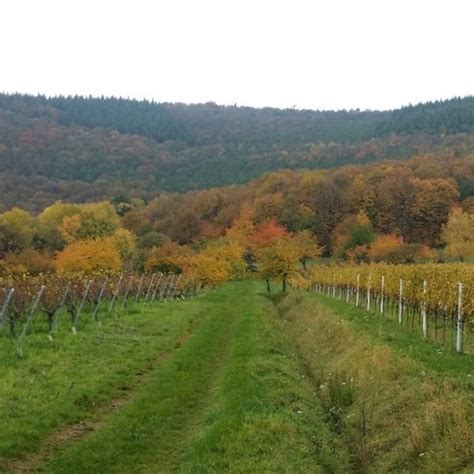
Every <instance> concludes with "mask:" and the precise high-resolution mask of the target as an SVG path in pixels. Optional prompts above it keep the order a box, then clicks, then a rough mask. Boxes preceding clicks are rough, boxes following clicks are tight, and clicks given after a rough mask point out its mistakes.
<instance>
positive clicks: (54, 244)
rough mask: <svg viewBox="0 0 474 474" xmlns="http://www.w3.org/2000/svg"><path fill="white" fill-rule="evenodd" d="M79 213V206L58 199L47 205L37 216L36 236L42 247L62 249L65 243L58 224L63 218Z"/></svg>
mask: <svg viewBox="0 0 474 474" xmlns="http://www.w3.org/2000/svg"><path fill="white" fill-rule="evenodd" d="M79 214H80V206H79V205H77V204H66V203H62V202H60V201H58V202H55V203H54V204H53V205H51V206H49V207H47V208H46V209H44V210H43V212H41V214H40V215H39V216H38V238H39V242H40V245H41V247H42V248H45V249H48V250H52V251H54V250H62V249H63V248H64V246H65V245H66V244H67V240H66V239H65V238H64V235H63V233H62V232H61V231H60V226H61V225H62V224H63V220H64V218H66V217H67V218H71V217H72V216H74V215H79Z"/></svg>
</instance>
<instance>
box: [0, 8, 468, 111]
mask: <svg viewBox="0 0 474 474" xmlns="http://www.w3.org/2000/svg"><path fill="white" fill-rule="evenodd" d="M0 90H1V91H4V92H5V91H6V92H13V91H19V92H29V93H37V92H40V93H44V94H47V95H55V94H65V95H67V94H85V95H88V94H92V95H102V94H103V95H115V96H123V97H135V98H149V99H151V98H154V99H155V100H157V101H167V102H206V101H214V102H217V103H219V104H233V103H237V104H238V105H251V106H257V107H262V106H274V107H293V106H296V107H297V108H311V109H341V108H357V107H359V108H362V109H366V108H371V109H387V108H394V107H398V106H400V105H404V104H408V103H416V102H420V101H426V100H435V99H440V98H449V97H452V96H455V95H468V94H474V1H473V0H445V1H438V0H431V1H429V0H426V1H425V0H324V1H322V0H313V1H310V0H286V1H279V0H273V1H271V0H268V1H267V0H253V1H246V0H220V1H219V0H194V1H192V0H162V1H161V0H154V1H153V0H110V1H109V0H93V1H91V0H62V1H61V0H0Z"/></svg>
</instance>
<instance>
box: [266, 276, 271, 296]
mask: <svg viewBox="0 0 474 474" xmlns="http://www.w3.org/2000/svg"><path fill="white" fill-rule="evenodd" d="M265 281H266V282H267V291H268V293H271V291H272V289H271V287H270V279H269V278H267V279H266V280H265Z"/></svg>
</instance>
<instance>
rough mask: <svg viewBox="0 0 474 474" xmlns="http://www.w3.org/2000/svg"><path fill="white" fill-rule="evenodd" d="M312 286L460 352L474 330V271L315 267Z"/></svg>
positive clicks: (448, 266)
mask: <svg viewBox="0 0 474 474" xmlns="http://www.w3.org/2000/svg"><path fill="white" fill-rule="evenodd" d="M310 282H311V286H312V288H313V289H314V290H316V291H318V292H320V293H323V294H326V295H328V296H332V297H337V298H340V299H343V300H345V301H346V302H347V303H352V304H354V305H355V306H357V307H364V308H365V309H366V310H368V311H372V312H376V313H378V314H379V315H382V316H383V315H387V314H389V315H392V316H393V317H394V318H396V319H397V320H398V322H399V323H400V324H404V325H406V326H408V327H409V328H410V329H412V330H419V331H420V333H421V335H422V336H423V337H424V338H431V339H434V340H435V341H437V342H441V343H443V344H452V346H453V347H454V348H455V349H456V350H457V351H458V352H463V349H464V336H465V335H466V334H469V335H471V333H472V330H473V326H474V265H468V264H461V263H460V264H410V265H408V264H407V265H390V264H371V265H359V266H356V265H329V266H314V267H313V268H312V269H311V273H310ZM448 331H450V333H451V334H450V337H448Z"/></svg>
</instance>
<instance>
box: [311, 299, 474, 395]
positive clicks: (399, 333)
mask: <svg viewBox="0 0 474 474" xmlns="http://www.w3.org/2000/svg"><path fill="white" fill-rule="evenodd" d="M308 297H309V298H311V299H314V300H315V301H318V302H321V303H323V304H324V305H325V306H326V307H328V308H331V309H332V310H333V311H335V312H336V313H337V314H338V315H339V316H340V317H342V318H343V319H345V320H346V321H350V322H351V324H352V325H353V326H354V327H355V328H357V329H358V330H360V331H362V332H363V333H364V334H365V335H367V336H369V337H370V338H371V339H372V340H373V341H374V342H376V343H379V344H384V345H386V346H388V347H390V348H392V349H393V350H395V351H397V352H399V353H400V354H401V355H405V356H406V357H409V358H410V359H413V360H416V361H418V362H420V363H422V364H423V365H424V366H425V367H426V368H427V369H429V370H430V371H432V372H435V373H437V374H438V375H441V376H450V377H457V378H458V379H459V380H460V381H462V382H464V383H466V384H468V385H470V387H471V388H472V389H474V356H473V355H471V354H458V353H457V352H455V351H454V350H450V349H446V348H444V347H443V346H441V345H440V344H437V343H436V342H433V341H431V340H429V339H426V340H425V339H423V337H422V335H421V334H420V333H416V332H413V331H411V330H410V329H409V328H407V327H406V326H405V325H400V324H399V323H398V322H397V321H395V320H394V319H393V318H391V317H390V316H381V315H380V314H375V313H368V312H367V311H366V310H365V309H362V308H357V307H355V306H353V305H351V304H348V303H346V302H345V301H341V300H338V299H334V298H331V297H329V296H326V295H320V294H315V293H312V294H308Z"/></svg>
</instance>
